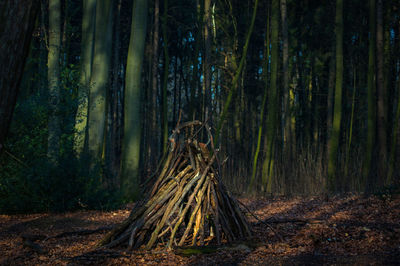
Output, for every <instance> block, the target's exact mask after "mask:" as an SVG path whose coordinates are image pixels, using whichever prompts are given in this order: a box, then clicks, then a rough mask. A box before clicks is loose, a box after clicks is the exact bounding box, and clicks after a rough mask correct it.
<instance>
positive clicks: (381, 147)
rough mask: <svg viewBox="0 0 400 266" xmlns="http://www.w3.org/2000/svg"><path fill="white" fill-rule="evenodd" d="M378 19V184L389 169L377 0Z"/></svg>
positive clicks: (380, 4) (379, 16)
mask: <svg viewBox="0 0 400 266" xmlns="http://www.w3.org/2000/svg"><path fill="white" fill-rule="evenodd" d="M377 1H378V2H377V18H376V19H377V20H376V24H377V25H376V26H377V28H376V51H377V54H376V90H377V98H378V99H377V120H376V123H377V131H378V136H377V141H378V143H377V145H378V152H379V156H378V158H379V159H378V180H377V181H378V184H380V185H381V184H383V183H384V182H385V178H386V169H387V160H386V159H387V140H386V136H387V134H386V121H387V119H386V108H385V106H386V103H385V102H386V87H385V86H384V65H383V60H384V55H383V14H382V9H383V7H382V6H383V1H382V0H377Z"/></svg>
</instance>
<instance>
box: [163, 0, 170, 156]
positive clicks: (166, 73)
mask: <svg viewBox="0 0 400 266" xmlns="http://www.w3.org/2000/svg"><path fill="white" fill-rule="evenodd" d="M167 19H168V0H164V14H163V18H162V32H163V41H164V77H163V89H162V90H163V93H162V96H163V97H162V101H163V104H162V106H163V112H162V146H163V154H165V153H166V152H167V148H168V99H167V90H168V76H169V55H168V33H167Z"/></svg>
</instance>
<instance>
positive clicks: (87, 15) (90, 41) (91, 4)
mask: <svg viewBox="0 0 400 266" xmlns="http://www.w3.org/2000/svg"><path fill="white" fill-rule="evenodd" d="M95 21H96V0H87V1H83V17H82V45H81V46H82V48H81V58H82V59H81V70H80V87H79V91H78V100H79V105H78V110H77V112H76V117H75V136H74V137H75V139H74V150H75V153H76V154H77V155H78V156H79V155H80V154H81V153H82V152H83V150H84V147H85V139H86V133H87V117H88V94H89V89H90V79H91V76H92V66H93V50H94V33H95ZM86 140H87V139H86Z"/></svg>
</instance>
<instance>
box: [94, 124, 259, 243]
mask: <svg viewBox="0 0 400 266" xmlns="http://www.w3.org/2000/svg"><path fill="white" fill-rule="evenodd" d="M202 130H204V131H205V134H204V135H205V136H207V137H206V138H207V139H205V140H203V141H201V139H199V136H201V135H203V134H199V133H200V132H201V131H202ZM169 141H170V145H169V152H168V154H167V155H164V156H163V158H162V160H161V162H160V164H159V165H158V166H157V169H156V172H155V174H154V175H153V176H152V179H154V180H152V181H149V182H147V183H146V186H145V188H146V187H147V186H148V184H150V183H151V182H152V183H153V185H152V187H151V188H148V189H147V191H148V192H147V193H146V194H147V197H146V200H145V201H144V202H142V203H141V204H137V205H136V206H135V208H134V209H133V210H132V212H131V214H130V216H129V217H128V218H127V219H126V220H125V221H124V222H122V223H121V224H120V225H119V226H117V227H115V228H114V229H113V230H111V231H110V232H109V233H108V234H107V235H106V236H105V237H104V238H103V239H102V240H101V241H100V242H99V243H98V246H103V247H107V248H110V247H114V246H126V247H127V248H128V249H137V248H139V247H145V248H146V249H151V248H152V247H154V246H155V245H156V244H157V243H164V244H166V247H168V248H169V249H171V248H173V247H174V246H197V245H200V246H203V245H208V244H210V243H211V244H214V243H215V244H217V245H220V244H221V243H226V242H231V241H234V240H238V239H246V238H248V237H250V236H251V229H250V226H249V224H248V222H247V220H246V218H245V216H244V215H243V214H242V211H241V209H240V208H239V206H238V203H237V201H236V200H235V199H234V198H233V197H232V196H231V195H230V194H229V193H228V191H227V189H226V188H225V186H224V185H223V184H222V182H221V179H220V165H219V160H218V150H216V149H215V148H214V146H213V145H214V144H213V137H212V134H211V129H210V127H209V126H208V125H207V124H206V123H202V122H200V121H191V122H186V123H183V124H181V125H179V124H178V125H177V126H176V128H175V130H174V131H173V132H172V135H171V136H170V138H169Z"/></svg>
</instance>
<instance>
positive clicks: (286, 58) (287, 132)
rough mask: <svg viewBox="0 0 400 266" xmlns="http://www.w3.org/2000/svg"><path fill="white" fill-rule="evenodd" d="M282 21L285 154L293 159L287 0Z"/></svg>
mask: <svg viewBox="0 0 400 266" xmlns="http://www.w3.org/2000/svg"><path fill="white" fill-rule="evenodd" d="M281 21H282V45H283V46H282V57H283V65H282V71H283V106H284V110H283V111H284V112H283V122H284V123H285V124H284V130H283V131H284V147H285V153H286V155H287V156H289V158H290V157H291V149H290V146H291V145H292V143H291V136H292V132H291V131H290V119H291V114H290V98H289V93H290V88H289V37H288V25H287V5H286V0H281Z"/></svg>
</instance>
